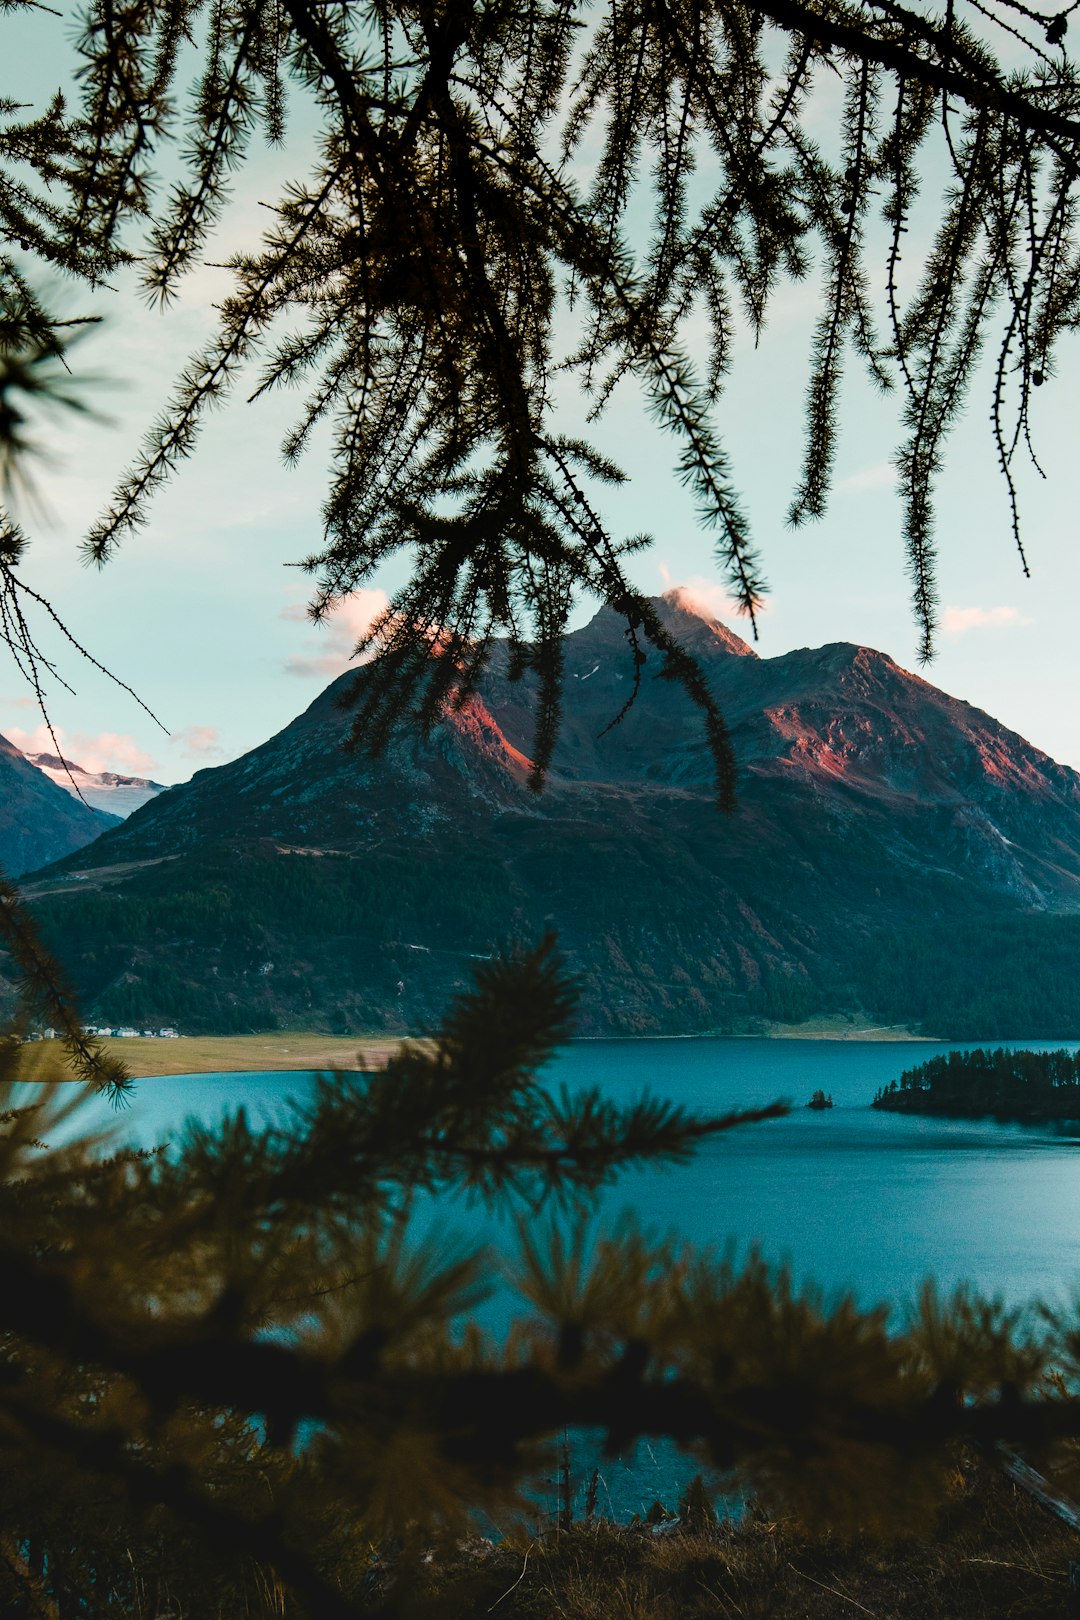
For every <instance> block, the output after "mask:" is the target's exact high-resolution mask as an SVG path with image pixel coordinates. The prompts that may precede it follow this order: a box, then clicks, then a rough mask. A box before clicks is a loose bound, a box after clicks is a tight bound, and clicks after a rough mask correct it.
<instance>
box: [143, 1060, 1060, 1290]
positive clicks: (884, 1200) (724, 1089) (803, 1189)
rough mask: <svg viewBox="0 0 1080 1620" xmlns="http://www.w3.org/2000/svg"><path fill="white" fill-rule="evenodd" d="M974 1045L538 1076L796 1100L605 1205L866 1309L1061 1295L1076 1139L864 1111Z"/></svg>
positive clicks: (295, 1087) (189, 1097)
mask: <svg viewBox="0 0 1080 1620" xmlns="http://www.w3.org/2000/svg"><path fill="white" fill-rule="evenodd" d="M973 1044H975V1043H966V1044H965V1045H964V1046H963V1047H959V1046H956V1047H950V1046H947V1045H945V1044H944V1043H937V1042H929V1041H919V1042H901V1041H896V1042H869V1041H868V1042H855V1041H816V1040H815V1041H801V1040H784V1041H765V1040H749V1039H747V1040H739V1039H717V1040H710V1039H694V1040H647V1039H646V1040H622V1041H582V1042H578V1043H575V1044H574V1045H572V1046H569V1047H567V1048H565V1049H564V1050H563V1051H562V1052H561V1053H560V1055H559V1057H558V1058H557V1060H556V1061H555V1062H554V1063H553V1064H552V1066H551V1068H550V1070H549V1071H548V1077H549V1078H550V1080H551V1081H552V1082H554V1083H556V1084H559V1083H565V1084H567V1085H569V1086H571V1087H581V1086H585V1085H590V1084H595V1085H599V1086H600V1087H601V1088H602V1089H603V1090H604V1092H605V1093H606V1094H608V1095H609V1096H611V1097H612V1098H614V1099H622V1100H630V1099H631V1098H634V1097H637V1096H639V1095H640V1094H641V1092H642V1091H643V1090H644V1089H649V1090H651V1091H653V1092H655V1093H658V1094H660V1095H663V1096H666V1097H671V1098H674V1099H675V1100H677V1101H679V1102H681V1103H683V1104H685V1105H686V1106H687V1107H689V1108H692V1109H696V1110H701V1111H703V1112H707V1111H711V1110H715V1111H718V1112H724V1111H726V1110H727V1109H730V1108H735V1107H749V1106H753V1105H755V1104H760V1103H767V1102H771V1101H773V1100H775V1099H776V1098H778V1097H783V1098H787V1099H788V1100H789V1101H791V1102H792V1103H794V1104H795V1105H796V1106H795V1108H794V1110H793V1112H792V1113H791V1114H790V1115H789V1116H788V1117H787V1118H785V1119H779V1120H769V1121H766V1122H765V1123H763V1124H759V1125H748V1126H742V1127H740V1128H739V1129H737V1130H733V1131H730V1132H727V1133H726V1134H725V1135H723V1136H721V1137H718V1138H716V1139H714V1140H713V1141H711V1142H709V1143H707V1144H706V1145H705V1146H703V1147H702V1148H701V1149H700V1150H699V1152H698V1153H697V1155H696V1157H695V1158H694V1159H693V1160H692V1161H691V1162H690V1163H689V1164H688V1165H685V1166H682V1167H679V1168H676V1169H673V1170H666V1171H655V1170H650V1171H641V1172H634V1173H632V1174H628V1175H626V1176H623V1177H622V1178H621V1180H620V1181H619V1182H618V1184H617V1186H616V1187H615V1188H614V1189H612V1190H611V1191H609V1192H608V1193H606V1194H605V1196H604V1201H603V1202H604V1208H605V1210H606V1212H608V1213H609V1214H614V1213H616V1212H618V1211H620V1210H622V1209H625V1208H633V1209H634V1210H635V1211H636V1213H637V1215H638V1217H639V1219H640V1220H641V1221H642V1222H644V1223H645V1224H646V1225H647V1226H648V1227H649V1228H650V1229H652V1230H655V1231H658V1232H669V1231H677V1232H679V1233H681V1234H682V1235H683V1236H685V1237H688V1238H692V1239H693V1240H694V1241H695V1242H697V1243H702V1244H705V1243H720V1244H722V1243H724V1242H726V1241H728V1240H734V1242H735V1243H736V1244H737V1245H738V1246H739V1247H740V1248H742V1249H745V1248H746V1247H747V1246H748V1245H749V1244H750V1243H752V1242H755V1241H756V1242H758V1243H759V1244H760V1246H761V1248H762V1250H763V1252H764V1254H765V1255H766V1257H767V1258H769V1259H770V1260H774V1261H786V1262H789V1263H790V1264H791V1266H792V1268H793V1270H794V1273H795V1275H796V1277H797V1278H798V1279H814V1280H816V1281H817V1282H818V1283H820V1284H821V1285H822V1286H823V1287H825V1288H826V1289H827V1290H829V1291H839V1290H844V1289H851V1290H853V1291H854V1292H855V1293H856V1295H857V1296H858V1298H859V1299H860V1300H861V1301H862V1302H863V1303H864V1304H867V1305H869V1304H874V1303H876V1302H877V1301H879V1300H885V1301H889V1302H890V1303H892V1304H898V1303H899V1302H902V1301H904V1300H906V1299H909V1298H911V1297H912V1296H913V1294H914V1293H915V1291H916V1290H917V1288H918V1285H919V1283H920V1281H921V1280H922V1279H923V1278H924V1277H926V1276H928V1275H931V1274H932V1275H934V1276H936V1277H937V1278H938V1279H939V1281H940V1282H942V1283H943V1284H946V1285H951V1284H953V1283H956V1282H960V1281H962V1280H970V1281H971V1282H973V1283H975V1284H977V1285H978V1286H979V1287H980V1288H982V1289H984V1290H988V1291H992V1292H1001V1293H1003V1294H1004V1295H1005V1296H1006V1298H1008V1299H1009V1300H1011V1301H1016V1302H1019V1301H1022V1300H1026V1299H1028V1298H1030V1297H1031V1296H1032V1295H1040V1296H1042V1297H1048V1296H1052V1297H1055V1298H1058V1297H1061V1295H1062V1294H1063V1292H1065V1291H1066V1290H1068V1289H1069V1288H1070V1287H1071V1286H1072V1285H1073V1284H1074V1283H1077V1284H1080V1140H1078V1139H1076V1138H1074V1137H1073V1136H1072V1135H1070V1134H1069V1133H1067V1132H1065V1133H1062V1132H1060V1131H1058V1130H1054V1129H1051V1128H1049V1127H1047V1128H1032V1127H1024V1126H1014V1125H997V1124H994V1123H993V1122H992V1121H971V1120H956V1121H948V1120H940V1119H918V1118H912V1117H905V1116H903V1115H897V1114H886V1113H879V1112H877V1111H875V1110H873V1109H871V1107H870V1106H869V1105H870V1102H871V1099H872V1098H873V1095H874V1092H875V1091H876V1090H877V1088H878V1087H879V1086H881V1085H884V1084H886V1083H887V1082H888V1081H889V1080H892V1079H895V1078H896V1077H897V1076H898V1075H899V1074H900V1073H901V1071H902V1070H903V1069H905V1068H907V1067H909V1066H910V1065H911V1064H914V1063H919V1062H923V1061H924V1060H925V1059H926V1058H927V1057H929V1056H931V1055H932V1054H933V1053H935V1052H939V1051H949V1050H966V1049H969V1048H970V1046H971V1045H973ZM987 1044H994V1045H1001V1044H1009V1045H1016V1046H1020V1045H1025V1044H1026V1045H1031V1046H1039V1047H1040V1048H1046V1047H1051V1046H1055V1045H1058V1046H1068V1047H1069V1048H1070V1049H1071V1050H1075V1049H1076V1047H1077V1045H1080V1043H1077V1042H1071V1043H1070V1042H1045V1041H1043V1042H1036V1041H1032V1042H1026V1043H1025V1042H1020V1041H1016V1042H1009V1043H1001V1042H994V1043H987ZM310 1084H311V1077H310V1076H309V1075H303V1074H288V1073H273V1074H232V1075H192V1076H183V1077H168V1078H155V1079H145V1080H142V1081H140V1082H139V1085H138V1089H137V1093H136V1097H135V1101H134V1102H133V1104H132V1107H131V1108H130V1110H128V1111H127V1112H126V1113H125V1114H124V1115H122V1116H121V1119H120V1121H119V1124H120V1128H121V1131H122V1133H123V1134H124V1135H127V1136H130V1137H137V1138H138V1139H139V1140H140V1141H142V1142H158V1141H164V1140H167V1139H168V1137H169V1136H170V1135H171V1134H172V1133H173V1132H175V1130H176V1128H177V1127H178V1126H179V1124H180V1123H181V1122H182V1121H183V1119H184V1118H185V1117H186V1116H187V1115H189V1114H191V1115H195V1116H197V1117H198V1118H200V1119H203V1120H211V1119H213V1118H215V1117H217V1116H218V1115H219V1114H220V1113H221V1112H222V1111H223V1109H224V1108H226V1107H227V1106H236V1105H237V1104H238V1103H240V1102H243V1103H244V1104H245V1105H246V1106H247V1107H248V1109H249V1110H250V1111H251V1113H252V1115H253V1117H255V1118H259V1119H267V1118H272V1117H274V1115H275V1114H277V1113H279V1112H280V1110H281V1108H282V1106H283V1104H284V1102H285V1100H286V1099H287V1098H288V1097H290V1096H298V1095H302V1094H303V1093H304V1091H305V1090H306V1089H307V1088H308V1087H309V1086H310ZM817 1088H820V1089H822V1090H823V1091H826V1092H831V1094H832V1096H833V1098H834V1101H835V1103H836V1107H835V1108H833V1109H832V1110H830V1111H828V1112H825V1113H813V1112H811V1111H810V1110H808V1109H807V1108H805V1107H804V1106H803V1105H804V1104H805V1103H806V1101H807V1100H808V1098H809V1097H810V1094H811V1092H813V1091H814V1090H815V1089H817ZM469 1219H470V1217H468V1216H467V1214H466V1213H465V1212H462V1216H461V1220H462V1222H463V1223H465V1222H467V1221H468V1220H469Z"/></svg>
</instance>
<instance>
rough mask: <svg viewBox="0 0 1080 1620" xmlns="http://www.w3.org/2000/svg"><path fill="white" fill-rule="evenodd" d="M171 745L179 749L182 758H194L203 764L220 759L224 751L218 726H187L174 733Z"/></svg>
mask: <svg viewBox="0 0 1080 1620" xmlns="http://www.w3.org/2000/svg"><path fill="white" fill-rule="evenodd" d="M169 747H170V748H175V749H177V750H178V752H179V754H180V757H181V758H182V759H194V760H198V761H200V762H201V763H202V764H205V763H206V762H207V761H208V760H211V759H220V758H221V755H222V753H223V752H224V750H223V749H222V746H221V733H220V732H219V731H218V728H217V726H185V727H184V729H183V731H175V732H174V733H173V735H172V736H171V737H170V739H169Z"/></svg>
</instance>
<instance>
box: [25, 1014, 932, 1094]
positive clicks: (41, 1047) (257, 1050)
mask: <svg viewBox="0 0 1080 1620" xmlns="http://www.w3.org/2000/svg"><path fill="white" fill-rule="evenodd" d="M418 1039H423V1037H418V1036H410V1035H376V1034H369V1035H352V1036H349V1035H346V1036H341V1035H318V1034H313V1033H309V1032H305V1031H300V1032H297V1031H294V1030H293V1031H290V1030H283V1031H276V1032H268V1033H265V1034H261V1035H180V1036H175V1037H172V1038H169V1037H160V1036H158V1037H143V1036H138V1035H131V1036H125V1037H123V1038H120V1039H116V1040H106V1041H105V1043H104V1044H105V1046H106V1048H107V1049H108V1050H109V1051H110V1052H111V1053H112V1054H114V1055H115V1056H116V1057H118V1058H120V1059H121V1060H122V1061H123V1062H124V1064H125V1065H126V1067H127V1068H128V1070H129V1071H130V1073H131V1074H132V1076H133V1077H134V1078H135V1079H139V1080H152V1079H157V1078H159V1077H163V1076H166V1075H184V1074H246V1073H259V1072H260V1071H265V1072H270V1071H281V1072H288V1071H292V1072H299V1071H303V1070H320V1069H324V1070H330V1069H340V1070H343V1071H352V1072H356V1071H358V1070H360V1069H361V1068H366V1069H381V1068H384V1067H385V1065H386V1063H387V1062H388V1061H389V1059H390V1058H391V1057H392V1056H393V1054H394V1053H395V1052H396V1051H397V1049H398V1047H399V1046H400V1045H401V1044H402V1042H403V1041H409V1040H418ZM641 1040H649V1041H702V1040H720V1041H727V1040H754V1041H766V1040H779V1041H785V1040H809V1041H843V1042H845V1043H856V1042H886V1041H887V1042H898V1041H911V1042H915V1041H918V1042H920V1043H921V1042H930V1043H933V1041H934V1037H933V1036H926V1035H916V1034H914V1033H912V1031H910V1030H908V1029H904V1028H902V1027H900V1026H897V1025H856V1026H852V1025H850V1024H839V1023H837V1024H836V1025H833V1024H832V1023H831V1022H830V1021H828V1020H825V1019H816V1020H813V1021H811V1022H810V1023H809V1024H808V1025H806V1026H805V1027H804V1026H800V1025H798V1024H778V1025H775V1026H773V1027H772V1028H769V1029H765V1030H761V1031H757V1032H755V1033H754V1034H748V1035H710V1034H702V1035H581V1036H577V1037H575V1039H574V1041H573V1042H572V1043H571V1044H573V1045H575V1046H577V1045H587V1044H589V1043H591V1042H595V1041H641ZM26 1050H27V1058H28V1067H31V1066H36V1062H44V1061H45V1060H47V1059H48V1058H50V1057H51V1058H53V1059H59V1060H60V1061H62V1056H63V1054H62V1048H61V1046H60V1043H59V1041H56V1040H45V1041H34V1042H32V1043H30V1044H29V1045H28V1046H27V1049H26ZM35 1059H36V1062H35ZM361 1060H362V1061H361Z"/></svg>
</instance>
